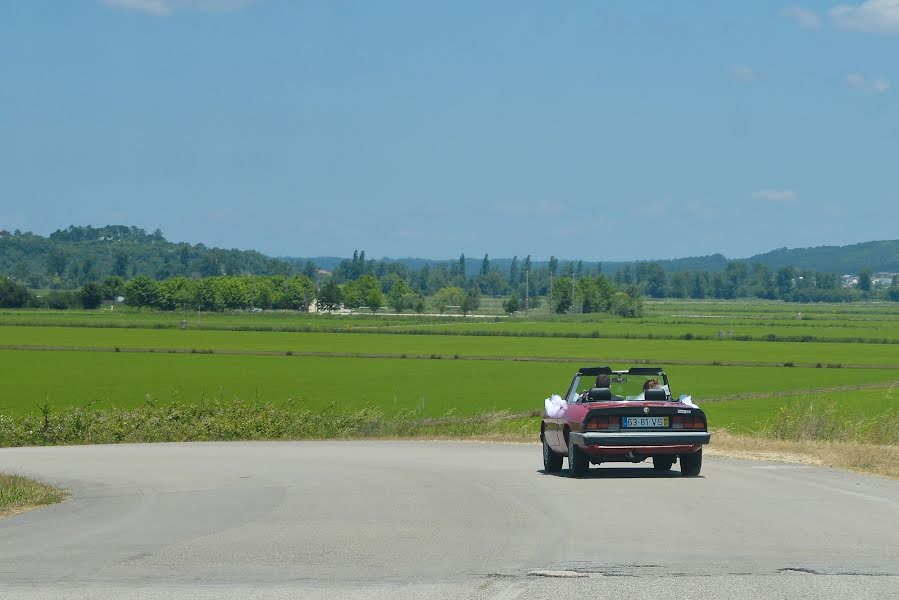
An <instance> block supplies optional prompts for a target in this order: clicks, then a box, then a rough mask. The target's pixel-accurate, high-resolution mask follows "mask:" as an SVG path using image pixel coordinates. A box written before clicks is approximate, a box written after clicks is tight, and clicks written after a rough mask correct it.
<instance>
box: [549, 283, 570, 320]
mask: <svg viewBox="0 0 899 600" xmlns="http://www.w3.org/2000/svg"><path fill="white" fill-rule="evenodd" d="M549 305H550V307H551V308H552V310H553V312H555V313H558V314H560V315H561V314H564V313H567V312H568V311H569V310H571V307H572V306H574V280H573V279H572V278H570V277H562V278H560V279H559V280H558V281H557V282H556V284H555V286H554V287H553V293H552V297H551V298H550V299H549Z"/></svg>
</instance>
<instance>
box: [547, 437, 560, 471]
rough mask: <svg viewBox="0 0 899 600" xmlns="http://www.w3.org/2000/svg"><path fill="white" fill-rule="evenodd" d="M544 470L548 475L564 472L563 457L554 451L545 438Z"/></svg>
mask: <svg viewBox="0 0 899 600" xmlns="http://www.w3.org/2000/svg"><path fill="white" fill-rule="evenodd" d="M543 470H544V471H545V472H547V473H558V472H559V471H561V470H562V457H561V456H559V455H558V454H556V453H555V452H553V451H552V448H550V447H549V444H548V443H547V442H546V438H545V437H544V438H543Z"/></svg>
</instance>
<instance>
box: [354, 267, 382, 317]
mask: <svg viewBox="0 0 899 600" xmlns="http://www.w3.org/2000/svg"><path fill="white" fill-rule="evenodd" d="M356 286H357V287H358V293H359V299H360V300H361V301H362V303H363V305H365V306H367V307H368V308H369V310H371V312H377V311H378V309H380V308H381V305H382V304H384V295H383V294H382V293H381V282H380V281H378V278H377V277H375V276H374V275H370V274H369V275H363V276H362V277H360V278H359V279H357V280H356Z"/></svg>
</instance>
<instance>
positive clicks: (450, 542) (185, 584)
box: [0, 442, 899, 600]
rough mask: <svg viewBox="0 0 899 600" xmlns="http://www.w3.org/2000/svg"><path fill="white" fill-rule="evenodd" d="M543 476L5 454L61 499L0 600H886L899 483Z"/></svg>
mask: <svg viewBox="0 0 899 600" xmlns="http://www.w3.org/2000/svg"><path fill="white" fill-rule="evenodd" d="M540 460H541V459H540V447H539V446H538V445H513V444H508V445H506V444H486V443H484V444H482V443H466V442H272V443H267V442H257V443H208V444H207V443H203V444H155V445H121V446H82V447H53V448H9V449H2V450H0V469H2V470H5V471H11V472H18V473H23V474H28V475H32V476H36V477H39V478H42V479H44V480H48V481H52V482H55V483H57V484H61V485H63V486H65V487H67V488H69V489H70V490H72V491H73V497H72V499H70V500H69V501H67V502H65V503H63V504H60V505H56V506H52V507H49V508H45V509H41V510H37V511H32V512H30V513H25V514H21V515H16V516H12V517H8V518H5V519H0V597H4V598H6V597H9V598H12V597H15V598H22V599H29V598H44V597H54V598H173V597H191V598H300V597H302V598H429V599H443V598H474V599H481V598H483V599H488V598H503V599H510V598H558V597H560V595H562V596H568V595H573V596H574V595H588V596H589V597H590V598H620V597H627V598H659V597H677V598H728V600H734V599H736V598H758V597H778V598H780V597H783V598H791V599H792V598H822V597H824V598H830V597H833V598H836V597H852V598H864V597H870V598H888V597H899V482H896V481H891V480H884V479H878V478H873V477H866V476H861V475H854V474H849V473H845V472H841V471H836V470H831V469H822V468H816V467H808V466H801V465H787V464H777V463H765V462H751V461H740V460H725V459H710V458H707V459H706V463H705V465H704V467H703V477H700V478H696V479H688V478H681V477H680V476H679V475H678V473H677V471H676V467H675V471H672V472H671V473H656V472H654V471H653V470H652V468H651V467H649V466H646V465H637V466H631V465H628V466H615V465H603V466H602V467H600V468H595V467H594V468H593V469H592V470H591V472H590V475H589V476H588V477H587V478H585V479H580V480H572V479H568V478H566V477H564V476H556V475H547V474H543V473H542V471H541V470H540V466H541V463H540ZM564 474H565V472H564V471H563V473H562V475H564ZM556 572H558V573H556ZM546 575H569V577H555V576H553V577H547V576H546ZM571 575H578V577H572V576H571Z"/></svg>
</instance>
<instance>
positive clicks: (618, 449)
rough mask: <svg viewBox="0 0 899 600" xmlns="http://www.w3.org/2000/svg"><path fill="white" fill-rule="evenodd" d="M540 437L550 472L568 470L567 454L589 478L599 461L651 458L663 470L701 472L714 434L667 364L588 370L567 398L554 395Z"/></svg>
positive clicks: (574, 472) (572, 467)
mask: <svg viewBox="0 0 899 600" xmlns="http://www.w3.org/2000/svg"><path fill="white" fill-rule="evenodd" d="M540 440H541V441H542V442H543V467H544V469H545V471H546V472H559V471H561V470H562V459H563V457H565V456H567V457H568V472H569V474H570V476H572V477H580V476H582V475H584V474H585V473H586V472H587V470H588V469H589V468H590V464H591V463H592V464H596V465H598V464H600V463H604V462H632V463H639V462H642V461H644V460H646V459H647V458H651V459H652V466H653V468H655V469H656V470H659V471H667V470H669V469H671V467H672V466H673V465H674V463H675V462H678V463H680V472H681V474H682V475H683V476H685V477H695V476H697V475H699V471H700V469H701V468H702V446H703V444H708V443H709V441H710V440H711V436H710V435H709V430H708V423H707V422H706V418H705V413H704V412H702V410H700V409H699V408H698V407H697V406H696V405H695V404H693V403H692V402H691V400H690V399H689V397H686V396H685V397H682V399H675V398H673V397H672V395H671V391H670V388H669V387H668V376H667V375H666V374H665V372H664V371H663V370H662V369H660V368H656V367H633V368H631V369H628V370H626V371H613V370H612V369H611V368H609V367H583V368H581V369H579V370H578V372H577V373H576V374H575V376H574V379H573V380H572V382H571V386H570V387H569V388H568V393H567V394H566V395H565V397H564V398H561V397H558V396H556V397H555V404H553V403H552V402H551V400H550V399H548V400H547V414H546V416H545V417H544V419H543V423H542V425H541V427H540Z"/></svg>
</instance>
